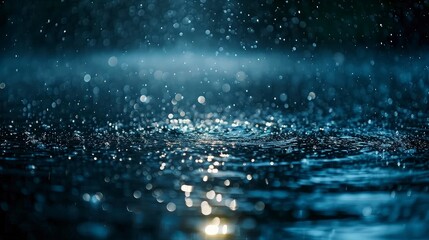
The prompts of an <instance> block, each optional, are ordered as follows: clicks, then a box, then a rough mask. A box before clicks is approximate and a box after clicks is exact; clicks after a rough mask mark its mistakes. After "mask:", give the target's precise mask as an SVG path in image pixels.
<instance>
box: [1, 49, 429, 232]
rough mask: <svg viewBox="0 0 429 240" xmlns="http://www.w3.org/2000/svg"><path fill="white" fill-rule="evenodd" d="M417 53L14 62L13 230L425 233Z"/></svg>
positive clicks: (7, 130) (423, 86)
mask: <svg viewBox="0 0 429 240" xmlns="http://www.w3.org/2000/svg"><path fill="white" fill-rule="evenodd" d="M418 55H419V54H413V55H410V56H412V57H414V60H413V61H409V59H410V56H403V55H399V54H398V55H395V54H389V55H387V54H376V53H374V54H373V55H365V56H358V55H353V54H349V55H347V54H345V53H334V52H332V53H330V52H325V53H320V54H319V55H317V56H312V57H311V58H310V59H311V60H309V59H308V57H307V58H306V57H303V56H299V55H282V54H277V55H262V54H261V55H259V54H243V55H237V56H235V55H230V56H228V55H218V56H216V55H215V54H208V53H205V54H202V53H195V52H193V53H177V54H171V53H169V54H166V53H162V54H161V53H151V54H145V53H141V52H132V53H127V54H118V53H113V52H106V53H101V54H100V53H94V54H86V55H70V56H62V57H54V56H39V55H28V56H24V57H22V56H21V57H20V59H19V60H16V61H10V60H8V61H6V59H2V60H1V61H0V63H1V65H2V68H1V72H0V74H1V75H0V76H1V78H0V84H1V85H0V87H1V89H0V99H1V105H0V106H1V109H2V111H1V112H2V114H1V117H0V120H1V127H0V137H1V143H0V187H1V195H0V211H1V216H2V218H3V219H7V221H3V222H6V223H5V224H4V225H3V228H2V229H1V230H0V231H1V234H2V235H4V236H20V237H22V238H54V237H58V236H59V234H60V236H63V237H64V238H89V239H118V238H123V239H130V238H131V239H223V238H226V239H361V238H363V237H365V238H368V239H411V238H414V239H425V237H427V236H428V235H429V232H428V229H427V227H426V226H427V225H428V223H429V211H428V209H429V193H428V190H429V185H428V182H429V161H428V159H429V138H428V131H429V125H428V124H429V112H428V108H427V106H428V105H427V104H428V99H429V80H428V76H429V72H428V69H427V66H426V65H425V64H426V63H427V60H428V59H427V58H424V57H420V58H419V57H416V56H418Z"/></svg>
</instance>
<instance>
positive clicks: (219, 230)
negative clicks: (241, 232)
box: [204, 217, 233, 237]
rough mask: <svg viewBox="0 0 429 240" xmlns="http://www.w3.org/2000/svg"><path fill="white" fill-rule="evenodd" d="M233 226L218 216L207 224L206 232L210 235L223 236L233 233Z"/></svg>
mask: <svg viewBox="0 0 429 240" xmlns="http://www.w3.org/2000/svg"><path fill="white" fill-rule="evenodd" d="M232 230H233V229H232V226H231V225H229V224H228V223H226V222H225V221H223V220H221V219H220V218H218V217H215V218H213V220H212V221H211V222H210V223H208V224H207V225H205V227H204V233H205V234H206V235H207V236H210V237H223V236H226V235H229V234H231V233H232Z"/></svg>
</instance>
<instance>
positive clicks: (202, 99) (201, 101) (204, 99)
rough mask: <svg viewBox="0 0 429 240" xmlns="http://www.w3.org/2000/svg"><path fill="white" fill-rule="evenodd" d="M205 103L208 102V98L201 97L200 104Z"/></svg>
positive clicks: (199, 98)
mask: <svg viewBox="0 0 429 240" xmlns="http://www.w3.org/2000/svg"><path fill="white" fill-rule="evenodd" d="M205 102H206V98H205V97H204V96H199V97H198V103H200V104H204V103H205Z"/></svg>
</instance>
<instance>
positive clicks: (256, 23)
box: [0, 0, 429, 52]
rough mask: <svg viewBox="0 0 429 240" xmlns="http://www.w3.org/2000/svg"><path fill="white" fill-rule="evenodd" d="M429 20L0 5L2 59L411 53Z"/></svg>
mask: <svg viewBox="0 0 429 240" xmlns="http://www.w3.org/2000/svg"><path fill="white" fill-rule="evenodd" d="M428 12H429V1H428V0H425V1H422V0H421V1H387V0H377V1H375V0H364V1H361V0H359V1H356V0H347V1H292V0H291V1H275V0H263V1H244V0H231V1H226V0H221V1H214V0H165V1H157V0H145V1H141V0H140V1H136V0H130V1H119V0H109V1H87V0H55V1H53V0H35V1H13V0H2V1H1V5H0V34H1V36H2V37H1V38H0V44H1V51H3V52H4V51H12V52H15V51H19V52H26V51H36V50H40V51H45V52H61V51H73V52H74V51H76V52H82V51H91V50H100V49H114V50H122V51H123V50H131V49H164V50H168V49H173V48H178V49H181V50H186V49H199V48H204V49H210V50H211V49H213V50H218V51H220V52H222V51H235V50H237V49H240V50H257V51H267V50H269V51H270V50H278V49H285V50H288V51H290V50H292V49H293V48H294V47H295V48H294V50H297V51H300V50H314V49H316V48H317V49H324V48H329V49H339V50H341V49H344V48H345V49H349V48H353V47H364V48H371V49H374V48H375V49H382V50H385V49H400V50H402V49H404V50H409V49H418V48H420V47H422V46H427V45H428V43H429V26H428V23H429V16H428ZM175 23H177V24H176V25H175ZM206 30H210V33H209V34H206ZM180 33H183V35H182V36H180Z"/></svg>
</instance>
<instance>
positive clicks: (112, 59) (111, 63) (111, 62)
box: [107, 56, 118, 67]
mask: <svg viewBox="0 0 429 240" xmlns="http://www.w3.org/2000/svg"><path fill="white" fill-rule="evenodd" d="M107 63H108V64H109V66H111V67H115V66H116V65H118V59H117V58H116V57H115V56H111V57H110V58H109V60H108V61H107Z"/></svg>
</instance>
